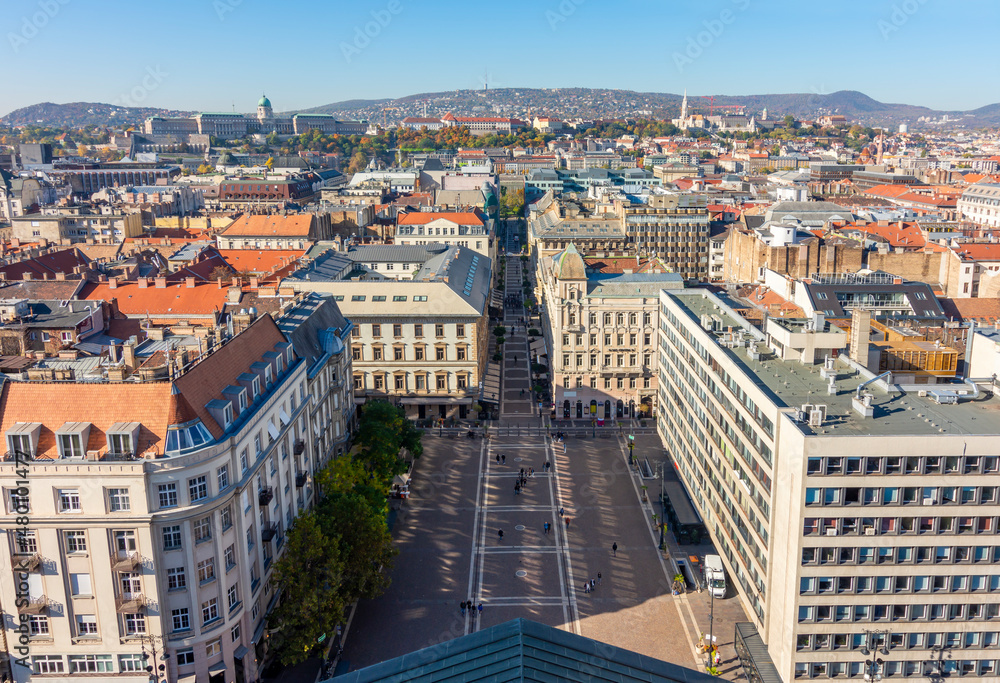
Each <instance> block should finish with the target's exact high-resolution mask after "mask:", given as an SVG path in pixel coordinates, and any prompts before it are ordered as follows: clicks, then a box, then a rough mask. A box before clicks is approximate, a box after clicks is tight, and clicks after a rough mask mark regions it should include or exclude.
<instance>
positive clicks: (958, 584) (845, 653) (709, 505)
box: [657, 290, 1000, 681]
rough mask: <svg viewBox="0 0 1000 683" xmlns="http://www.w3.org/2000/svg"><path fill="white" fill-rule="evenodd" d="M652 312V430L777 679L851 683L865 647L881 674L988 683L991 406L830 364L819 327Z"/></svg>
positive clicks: (995, 510)
mask: <svg viewBox="0 0 1000 683" xmlns="http://www.w3.org/2000/svg"><path fill="white" fill-rule="evenodd" d="M660 306H661V310H660V330H659V345H660V353H659V359H658V370H659V382H660V384H659V401H658V408H659V409H658V414H657V429H658V431H659V433H660V435H661V438H662V440H663V442H664V444H665V445H666V447H667V448H668V450H669V452H670V455H671V456H672V458H673V459H674V462H675V464H676V471H677V472H678V474H679V476H680V477H681V479H682V481H683V482H684V484H685V486H686V487H687V489H688V492H689V493H690V497H691V500H692V502H693V503H694V505H695V507H696V509H697V511H698V513H699V514H700V515H701V517H702V519H703V520H704V522H705V526H706V527H707V528H708V529H709V531H710V534H711V537H712V540H713V542H714V543H715V546H716V548H717V549H718V550H719V553H720V555H721V556H722V557H723V561H724V563H725V565H726V571H727V573H728V574H729V576H730V578H731V579H732V581H731V583H732V584H733V585H734V587H735V589H736V592H737V594H738V599H739V600H740V601H741V603H742V604H743V606H744V608H745V610H746V612H747V614H748V615H749V616H750V618H751V620H752V621H753V623H754V625H755V626H756V628H757V629H758V631H759V632H760V634H761V637H762V638H763V640H764V641H765V643H766V644H767V648H768V652H769V654H770V657H771V658H772V659H773V661H774V664H775V666H776V667H777V669H778V672H779V673H780V675H781V677H782V679H783V680H786V681H790V680H793V679H806V678H814V679H828V678H845V677H848V678H850V677H857V678H859V679H860V678H861V677H862V676H864V675H865V674H871V673H872V672H871V671H870V670H866V664H865V662H866V658H867V659H869V660H874V659H875V657H872V656H871V655H872V653H871V652H870V651H866V650H865V647H866V645H868V644H870V641H874V642H875V643H876V644H878V645H880V646H881V645H885V646H886V647H887V648H888V654H878V655H877V657H878V659H881V660H882V664H881V665H878V667H877V668H878V672H877V673H879V674H880V675H882V676H891V677H893V678H899V677H903V678H908V677H909V678H914V679H925V678H926V677H927V676H928V675H931V676H933V675H935V673H934V672H938V673H940V674H944V675H959V674H961V675H970V676H979V677H988V678H989V677H995V676H996V675H997V658H998V655H997V652H998V647H1000V633H998V628H997V623H1000V601H997V599H996V593H997V591H1000V574H998V573H997V571H996V567H997V563H998V562H1000V545H998V544H997V543H996V529H997V526H996V525H997V522H998V515H1000V504H998V492H1000V456H998V455H997V451H996V445H995V444H996V439H997V436H998V435H1000V413H998V412H997V411H998V409H1000V401H998V400H997V399H996V398H992V397H991V396H988V395H987V394H986V392H985V391H983V390H981V389H980V388H979V387H977V386H976V384H975V382H973V381H970V382H968V383H956V384H953V385H951V386H947V385H946V386H942V385H936V386H934V387H929V386H928V385H913V386H909V385H897V384H893V385H888V384H886V379H885V378H882V379H879V378H878V377H875V376H873V375H872V373H870V372H868V371H866V370H864V369H863V368H861V367H860V366H859V365H858V364H856V363H854V362H853V361H852V360H850V359H849V358H848V357H847V356H846V355H839V356H838V357H837V358H836V359H833V358H828V356H832V354H835V353H837V352H838V351H839V350H841V349H842V348H843V347H844V346H845V345H846V344H847V336H846V334H845V333H844V332H843V331H841V330H839V328H837V327H836V326H833V325H831V324H830V323H828V322H826V321H825V320H824V319H823V318H822V316H821V315H819V316H817V317H815V318H810V319H808V320H789V319H775V318H771V319H769V320H768V321H767V322H766V329H765V330H764V331H763V332H762V331H760V330H758V329H756V328H754V327H752V326H751V325H750V324H749V323H748V322H747V321H746V320H745V319H744V318H742V317H741V316H740V315H739V314H737V313H736V312H735V311H734V310H733V308H732V307H731V306H730V305H729V303H728V301H727V300H726V299H725V298H722V297H720V296H717V295H715V294H713V293H711V292H708V291H705V290H684V291H669V292H668V291H665V292H663V293H661V294H660ZM855 343H860V342H855ZM866 631H876V632H878V633H875V634H873V635H871V637H870V638H869V636H868V635H867V634H866ZM939 655H940V656H939ZM866 680H867V678H866Z"/></svg>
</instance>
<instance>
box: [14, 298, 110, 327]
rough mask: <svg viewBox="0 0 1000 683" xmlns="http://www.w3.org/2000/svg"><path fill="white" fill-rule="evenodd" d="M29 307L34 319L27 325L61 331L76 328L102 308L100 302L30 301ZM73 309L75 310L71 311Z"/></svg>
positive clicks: (25, 322) (26, 321) (26, 323)
mask: <svg viewBox="0 0 1000 683" xmlns="http://www.w3.org/2000/svg"><path fill="white" fill-rule="evenodd" d="M28 307H29V309H30V311H31V316H32V317H31V319H30V320H25V321H24V324H25V325H27V326H28V327H47V328H52V329H59V328H72V327H76V326H77V325H79V324H80V323H81V322H83V321H84V320H85V319H86V318H88V317H90V316H91V315H93V313H94V310H95V309H96V308H99V307H100V302H92V301H48V300H41V299H35V300H31V299H29V300H28ZM71 307H72V308H73V310H70V308H71ZM18 324H20V323H18Z"/></svg>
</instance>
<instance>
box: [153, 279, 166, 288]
mask: <svg viewBox="0 0 1000 683" xmlns="http://www.w3.org/2000/svg"><path fill="white" fill-rule="evenodd" d="M153 282H154V283H156V288H157V289H166V288H167V278H165V277H158V278H156V279H154V280H153Z"/></svg>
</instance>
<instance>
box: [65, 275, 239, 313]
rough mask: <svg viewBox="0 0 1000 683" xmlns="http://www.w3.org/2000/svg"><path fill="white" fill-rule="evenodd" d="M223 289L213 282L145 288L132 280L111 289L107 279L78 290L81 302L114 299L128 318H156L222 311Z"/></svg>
mask: <svg viewBox="0 0 1000 683" xmlns="http://www.w3.org/2000/svg"><path fill="white" fill-rule="evenodd" d="M226 294H227V288H225V287H223V288H222V289H220V288H219V287H218V285H217V284H216V283H214V282H212V283H198V284H196V285H195V286H194V287H188V286H187V285H186V283H180V284H176V285H175V284H168V285H167V286H166V287H164V288H158V287H155V286H154V285H153V282H152V281H150V283H149V286H148V287H146V288H145V289H142V288H140V287H139V285H138V283H136V282H121V283H119V284H118V287H116V288H115V289H112V288H111V286H110V285H109V284H108V283H107V282H97V283H89V284H87V285H86V286H85V287H84V288H83V290H81V292H80V299H81V300H83V301H96V300H102V301H111V300H112V299H117V300H118V310H120V311H121V312H122V313H123V314H124V315H127V316H129V317H142V316H146V315H150V316H153V317H159V318H184V317H185V316H190V315H199V316H207V315H211V314H212V313H214V312H222V310H223V309H224V308H225V306H226Z"/></svg>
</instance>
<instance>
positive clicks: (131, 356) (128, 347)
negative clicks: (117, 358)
mask: <svg viewBox="0 0 1000 683" xmlns="http://www.w3.org/2000/svg"><path fill="white" fill-rule="evenodd" d="M122 362H123V363H124V364H125V367H127V368H128V369H129V370H135V367H136V366H135V343H134V342H133V341H132V340H131V339H129V340H128V341H127V342H125V344H124V345H123V346H122Z"/></svg>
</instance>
